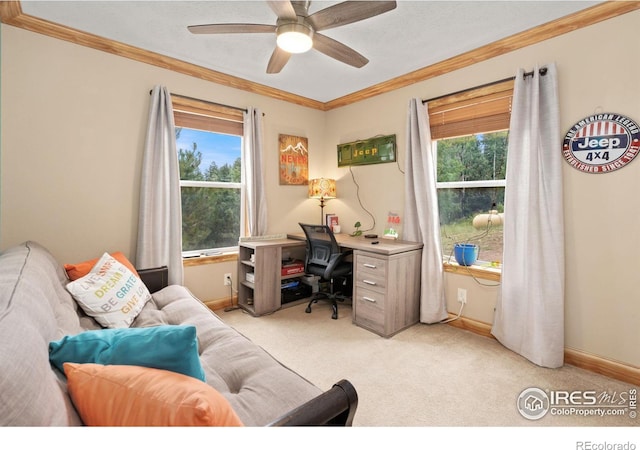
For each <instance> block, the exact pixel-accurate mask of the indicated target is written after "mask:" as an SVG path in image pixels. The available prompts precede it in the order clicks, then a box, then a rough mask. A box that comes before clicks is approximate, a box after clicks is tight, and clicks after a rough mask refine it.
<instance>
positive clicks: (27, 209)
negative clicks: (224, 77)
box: [0, 12, 640, 366]
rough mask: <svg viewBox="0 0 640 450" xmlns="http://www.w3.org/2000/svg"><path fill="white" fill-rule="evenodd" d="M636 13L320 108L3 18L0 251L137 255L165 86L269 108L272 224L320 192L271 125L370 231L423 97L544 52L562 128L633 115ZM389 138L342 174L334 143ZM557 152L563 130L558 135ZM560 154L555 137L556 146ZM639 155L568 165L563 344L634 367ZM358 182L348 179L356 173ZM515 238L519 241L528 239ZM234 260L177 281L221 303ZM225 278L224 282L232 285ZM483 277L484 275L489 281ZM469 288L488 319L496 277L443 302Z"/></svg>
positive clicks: (471, 305)
mask: <svg viewBox="0 0 640 450" xmlns="http://www.w3.org/2000/svg"><path fill="white" fill-rule="evenodd" d="M639 25H640V12H634V13H630V14H627V15H625V16H622V17H619V18H616V19H612V20H609V21H607V22H605V23H602V24H598V25H594V26H591V27H588V28H585V29H582V30H578V31H576V32H573V33H571V34H569V35H565V36H561V37H559V38H555V39H553V40H550V41H547V42H543V43H541V44H537V45H534V46H532V47H529V48H526V49H523V50H520V51H517V52H513V53H510V54H507V55H503V56H501V57H497V58H494V59H492V60H490V61H486V62H483V63H478V64H475V65H473V66H471V67H468V68H466V69H463V70H459V71H456V72H454V73H451V74H448V75H445V76H441V77H438V78H436V79H432V80H427V81H425V82H422V83H418V84H415V85H412V86H409V87H406V88H403V89H400V90H398V91H395V92H392V93H389V94H384V95H380V96H378V97H374V98H372V99H369V100H365V101H363V102H360V103H357V104H354V105H350V106H347V107H344V108H340V109H337V110H333V111H329V112H326V113H324V112H320V111H316V110H312V109H309V108H303V107H300V106H296V105H291V104H288V103H285V102H281V101H277V100H273V99H269V98H265V97H261V96H258V95H254V94H250V93H246V92H243V91H239V90H235V89H231V88H227V87H224V86H220V85H215V84H212V83H208V82H205V81H202V80H199V79H195V78H191V77H187V76H184V75H180V74H176V73H173V72H170V71H167V70H164V69H160V68H157V67H154V66H149V65H145V64H141V63H138V62H134V61H130V60H127V59H124V58H120V57H117V56H113V55H110V54H106V53H102V52H99V51H96V50H91V49H88V48H84V47H80V46H77V45H74V44H70V43H67V42H63V41H58V40H55V39H52V38H48V37H44V36H40V35H37V34H34V33H30V32H27V31H23V30H20V29H16V28H14V27H10V26H6V25H2V26H1V33H2V34H1V45H2V47H1V51H2V54H1V58H2V59H1V62H0V64H1V66H2V67H1V70H2V72H1V75H2V80H1V81H2V85H1V89H2V90H1V104H0V107H1V110H0V113H1V120H2V122H1V126H2V129H1V131H2V137H1V139H2V140H1V148H0V158H1V159H0V170H1V172H0V183H1V184H0V189H1V192H0V248H1V249H5V248H7V247H8V246H10V245H13V244H16V243H19V242H22V241H24V240H26V239H33V240H37V241H39V242H41V243H42V244H44V245H45V246H47V247H48V248H50V249H51V250H52V252H53V253H54V254H55V255H56V257H57V258H58V259H59V260H60V261H62V262H67V261H78V260H81V259H86V258H90V257H94V256H96V255H97V254H98V253H100V252H103V251H111V250H122V251H124V252H125V253H127V254H128V255H129V256H130V257H132V258H133V256H134V254H135V240H136V230H137V212H136V211H137V205H138V199H137V194H136V192H137V188H138V174H139V172H140V165H141V157H142V155H141V152H142V144H143V141H144V134H145V127H146V115H147V108H148V102H149V95H148V93H149V90H150V89H151V88H152V87H153V86H154V85H156V84H162V85H165V86H167V87H168V88H169V90H170V91H172V92H175V93H179V94H184V95H189V96H193V97H198V98H203V99H209V100H212V101H216V102H222V103H228V104H231V105H236V106H240V107H244V106H249V105H252V106H256V107H259V108H261V109H262V110H263V111H264V112H265V114H266V115H265V143H266V161H267V167H266V177H267V184H268V188H267V200H268V205H269V233H281V232H289V231H298V226H297V222H299V221H315V220H317V217H318V215H319V210H318V206H317V201H314V200H308V199H307V198H306V189H305V188H304V187H299V186H295V187H292V186H280V185H279V182H278V166H277V137H278V134H279V133H286V134H295V135H300V136H306V137H308V138H309V146H310V150H311V153H310V176H311V177H318V176H327V177H335V178H337V179H338V196H339V198H338V199H336V200H331V201H330V202H329V203H328V206H327V207H326V208H325V212H335V213H337V214H338V215H339V216H340V221H341V224H342V225H343V230H344V231H345V232H350V231H352V230H353V223H354V222H355V221H356V220H360V221H361V222H362V224H363V227H364V228H365V229H367V228H370V227H372V225H373V220H372V218H371V217H370V216H369V213H368V212H367V211H365V210H363V209H362V207H361V205H360V202H359V201H358V199H357V198H356V185H355V184H354V182H353V178H355V180H356V182H357V183H358V184H359V185H360V201H361V202H362V205H363V206H364V208H366V210H368V211H370V212H371V213H372V214H373V216H374V218H375V222H376V225H375V227H374V231H375V232H377V233H381V232H382V229H383V227H384V225H385V222H386V215H387V212H389V211H397V212H400V213H403V211H402V206H403V183H404V175H403V173H402V171H403V170H404V153H405V152H404V146H405V126H406V107H407V103H408V100H409V99H410V98H411V97H419V98H429V97H433V96H437V95H441V94H446V93H449V92H454V91H457V90H460V89H465V88H468V87H472V86H476V85H479V84H483V83H486V82H490V81H494V80H497V79H501V78H505V77H508V76H511V75H513V74H515V71H516V69H517V68H519V67H523V68H525V69H527V70H530V69H531V68H533V66H534V65H535V64H544V63H548V62H552V61H555V62H556V63H557V64H558V71H559V78H560V86H559V90H560V109H561V118H562V123H561V129H562V130H563V132H564V131H565V130H566V129H568V128H569V127H570V126H571V125H572V124H573V123H574V122H576V121H577V120H578V119H581V118H583V117H585V116H587V115H589V114H591V113H593V112H595V111H611V112H617V113H620V114H624V115H627V116H629V117H631V118H633V119H634V120H636V121H640V97H639V94H638V76H637V74H638V72H639V69H640V61H639V60H638V58H637V57H636V56H637V55H638V54H639V53H640V52H639V51H640V41H639V40H638V39H637V36H636V33H637V32H636V30H637V28H638V26H639ZM393 133H395V134H396V135H397V140H398V148H399V158H398V159H399V164H398V165H396V164H380V165H375V166H361V167H353V168H352V171H351V172H350V171H349V169H347V168H338V167H337V164H336V144H338V143H344V142H349V141H353V140H357V139H365V138H369V137H372V136H375V135H380V134H393ZM558 139H559V146H560V140H561V136H559V137H558ZM558 149H560V147H558ZM639 175H640V162H638V161H634V162H632V163H631V164H630V165H628V166H627V167H625V168H623V169H622V170H619V171H617V172H613V173H609V174H606V175H590V174H583V173H581V172H578V171H577V170H575V169H572V168H570V167H569V166H568V165H566V166H565V170H564V176H565V192H564V200H565V211H566V257H567V289H566V291H567V292H566V294H567V295H566V320H565V323H566V333H565V334H566V345H567V347H570V348H574V349H578V350H582V351H585V352H588V353H591V354H593V355H596V356H600V357H604V358H608V359H612V360H617V361H621V362H623V363H626V364H630V365H635V366H640V352H638V350H637V343H638V342H640V332H639V331H638V330H639V329H640V327H638V323H639V322H640V302H639V299H640V295H639V294H638V293H639V292H640V277H639V276H638V274H639V273H640V262H638V261H637V260H636V259H634V258H633V256H634V253H635V252H637V251H638V250H640V233H639V232H638V230H640V207H639V206H640V205H639V200H638V196H637V193H638V192H640V176H639ZM352 177H353V178H352ZM523 238H526V237H523ZM225 272H233V273H235V264H234V263H224V264H214V265H208V266H200V267H197V268H194V269H192V268H189V270H187V271H186V273H185V283H186V284H187V286H188V287H190V288H191V289H192V290H193V292H194V293H195V294H196V295H197V296H199V297H200V298H202V299H203V300H212V299H218V298H225V297H227V296H228V288H225V287H224V286H222V275H223V273H225ZM234 284H235V283H234ZM489 284H491V283H489ZM458 287H462V288H464V289H467V291H468V294H467V295H468V305H467V307H465V316H467V317H470V318H474V319H476V320H480V321H483V322H491V320H492V317H493V307H494V305H495V297H496V293H497V288H496V287H485V286H480V285H478V284H477V283H476V282H474V281H473V280H472V279H470V278H468V277H463V276H459V275H453V276H450V275H448V276H447V281H446V288H447V294H448V303H449V310H450V311H452V312H454V313H455V312H457V311H458V305H457V303H456V302H455V292H456V290H457V288H458Z"/></svg>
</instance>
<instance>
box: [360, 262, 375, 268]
mask: <svg viewBox="0 0 640 450" xmlns="http://www.w3.org/2000/svg"><path fill="white" fill-rule="evenodd" d="M363 266H365V267H366V268H367V269H376V268H377V266H376V265H375V264H367V263H365V264H363Z"/></svg>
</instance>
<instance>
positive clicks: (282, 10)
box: [267, 0, 296, 20]
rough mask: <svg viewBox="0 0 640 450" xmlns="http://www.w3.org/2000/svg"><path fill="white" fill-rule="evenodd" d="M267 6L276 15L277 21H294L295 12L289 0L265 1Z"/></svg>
mask: <svg viewBox="0 0 640 450" xmlns="http://www.w3.org/2000/svg"><path fill="white" fill-rule="evenodd" d="M267 4H268V5H269V7H270V8H271V10H272V11H273V12H274V13H276V16H278V19H289V20H296V11H295V9H293V5H292V4H291V2H290V1H289V0H287V1H282V0H275V1H267Z"/></svg>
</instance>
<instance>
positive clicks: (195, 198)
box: [176, 128, 242, 252]
mask: <svg viewBox="0 0 640 450" xmlns="http://www.w3.org/2000/svg"><path fill="white" fill-rule="evenodd" d="M176 143H177V149H178V163H179V167H180V179H181V180H183V181H185V180H188V181H213V182H228V183H240V182H241V167H242V166H241V146H242V138H241V137H240V136H235V135H227V134H220V133H213V132H209V131H202V130H194V129H190V128H176ZM181 195H182V251H183V252H191V251H206V250H212V249H218V248H224V247H233V246H237V245H238V238H239V236H240V227H241V220H240V219H241V217H240V211H241V190H240V189H239V188H238V187H237V185H230V186H229V187H228V188H225V187H224V186H222V187H221V186H219V185H216V186H215V187H213V186H212V187H206V186H205V187H187V186H182V187H181Z"/></svg>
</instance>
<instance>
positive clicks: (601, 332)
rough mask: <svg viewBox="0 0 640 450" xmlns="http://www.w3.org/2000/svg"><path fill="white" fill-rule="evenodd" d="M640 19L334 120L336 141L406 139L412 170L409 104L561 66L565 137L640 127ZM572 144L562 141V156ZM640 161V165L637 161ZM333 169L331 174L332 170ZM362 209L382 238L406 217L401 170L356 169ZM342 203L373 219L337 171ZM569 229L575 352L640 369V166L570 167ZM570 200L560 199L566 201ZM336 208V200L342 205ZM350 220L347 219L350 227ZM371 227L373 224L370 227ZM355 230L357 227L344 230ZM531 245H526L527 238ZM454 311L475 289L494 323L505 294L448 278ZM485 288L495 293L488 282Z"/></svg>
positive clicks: (331, 137) (474, 297)
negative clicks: (595, 119) (590, 119)
mask: <svg viewBox="0 0 640 450" xmlns="http://www.w3.org/2000/svg"><path fill="white" fill-rule="evenodd" d="M639 26H640V12H639V11H636V12H633V13H630V14H626V15H624V16H621V17H618V18H615V19H612V20H609V21H607V22H604V23H600V24H597V25H594V26H591V27H588V28H584V29H581V30H578V31H575V32H573V33H570V34H568V35H564V36H561V37H558V38H555V39H552V40H549V41H546V42H542V43H540V44H537V45H534V46H531V47H528V48H525V49H522V50H519V51H516V52H513V53H510V54H506V55H503V56H500V57H497V58H493V59H491V60H489V61H486V62H482V63H478V64H475V65H472V66H470V67H468V68H466V69H463V70H458V71H456V72H453V73H451V74H448V75H444V76H441V77H438V78H436V79H432V80H427V81H425V82H422V83H418V84H415V85H412V86H409V87H406V88H403V89H400V90H397V91H395V92H392V93H388V94H384V95H380V96H378V97H375V98H372V99H369V100H365V101H362V102H360V103H357V104H354V105H351V106H348V107H345V108H341V109H339V110H336V111H329V112H328V113H327V124H326V140H327V142H329V143H334V142H335V143H342V142H348V141H351V140H355V139H364V138H368V137H372V136H375V135H377V134H388V133H397V134H398V144H399V149H400V152H399V153H400V155H399V156H400V163H401V164H400V166H401V167H404V161H405V159H404V156H405V151H404V146H405V134H406V133H405V126H406V125H405V124H406V110H407V105H408V101H409V99H410V98H412V97H418V98H421V99H427V98H431V97H435V96H438V95H442V94H447V93H450V92H455V91H458V90H461V89H465V88H468V87H473V86H477V85H481V84H483V83H487V82H491V81H494V80H500V79H503V78H506V77H509V76H512V75H515V72H516V70H517V69H518V68H524V69H525V70H531V69H532V68H533V67H534V65H536V64H540V65H543V64H545V63H550V62H556V64H557V66H558V73H559V94H560V114H561V124H560V128H561V131H562V133H563V134H564V132H565V131H566V130H568V129H569V128H570V127H571V126H572V125H573V124H574V123H575V122H577V121H578V120H580V119H582V118H584V117H586V116H588V115H590V114H593V113H594V112H598V111H603V112H604V111H608V112H615V113H619V114H623V115H626V116H628V117H630V118H632V119H634V120H635V121H636V122H640V89H639V87H638V86H639V84H638V83H639V78H638V73H639V71H640V60H639V59H638V58H636V57H634V55H638V54H640V39H638V35H637V30H638V27H639ZM562 138H563V136H558V151H560V145H561V142H562ZM637 159H640V158H637ZM327 170H329V168H327ZM353 172H354V174H355V176H356V179H357V180H358V183H359V184H360V196H361V200H362V203H363V204H364V205H365V207H366V208H367V209H369V210H370V211H372V212H373V214H374V216H375V219H376V227H375V231H376V232H377V233H380V232H381V231H382V229H383V226H384V224H385V221H386V214H387V212H388V211H394V210H401V209H402V205H403V201H404V199H403V190H402V183H403V179H404V177H403V175H402V174H401V173H400V171H399V170H398V167H396V166H394V165H393V164H384V165H380V166H363V167H355V168H353ZM331 174H332V175H334V176H336V177H337V178H338V179H340V180H341V182H340V185H339V187H340V196H344V197H346V198H349V199H350V200H351V201H350V202H348V203H346V202H345V204H344V205H342V204H338V205H336V207H335V209H336V210H337V211H338V213H339V214H340V218H341V221H343V223H346V224H352V223H353V222H354V221H355V220H361V221H362V222H363V225H365V226H369V225H370V224H371V220H369V219H368V215H367V214H366V213H365V212H363V211H362V210H361V209H360V207H359V205H358V203H357V202H355V201H353V200H352V199H353V197H354V196H355V191H356V187H355V185H354V184H353V183H352V182H351V175H350V173H349V172H348V170H346V169H337V168H333V170H332V171H331ZM563 175H564V187H565V190H564V202H565V222H566V233H565V238H566V252H565V253H566V307H565V317H566V319H565V324H566V328H565V330H566V332H565V336H566V346H567V347H569V348H572V349H578V350H582V351H585V352H587V353H591V354H593V355H597V356H601V357H605V358H609V359H612V360H617V361H622V362H625V363H627V364H631V365H634V366H637V367H640V351H638V343H640V326H638V325H639V324H640V260H639V259H638V258H637V257H635V254H636V253H637V252H638V251H640V200H639V196H638V193H639V192H640V161H633V162H632V163H631V164H629V165H628V166H626V167H624V168H623V169H621V170H618V171H616V172H612V173H608V174H598V175H594V174H585V173H582V172H579V171H577V170H575V169H573V168H571V167H569V165H568V164H565V166H564V171H563ZM558 194H559V195H560V193H558ZM332 202H333V201H332ZM343 219H344V220H343ZM363 219H364V220H363ZM344 228H345V229H346V231H350V230H351V229H352V228H351V227H349V226H346V227H344ZM522 238H523V239H526V236H522ZM446 276H447V280H446V294H447V304H448V309H449V311H450V312H453V313H457V312H458V310H459V306H458V303H457V301H456V292H457V288H458V287H462V288H464V289H467V290H468V294H467V299H468V302H467V306H465V312H464V316H466V317H470V318H473V319H476V320H480V321H483V322H486V323H491V322H492V320H493V308H494V307H495V303H496V295H497V292H498V288H496V287H490V286H481V285H479V284H478V283H476V282H475V281H474V280H473V279H471V278H469V277H464V276H460V275H453V274H447V275H446ZM483 283H485V284H489V285H491V284H494V283H492V282H489V281H483Z"/></svg>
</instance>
